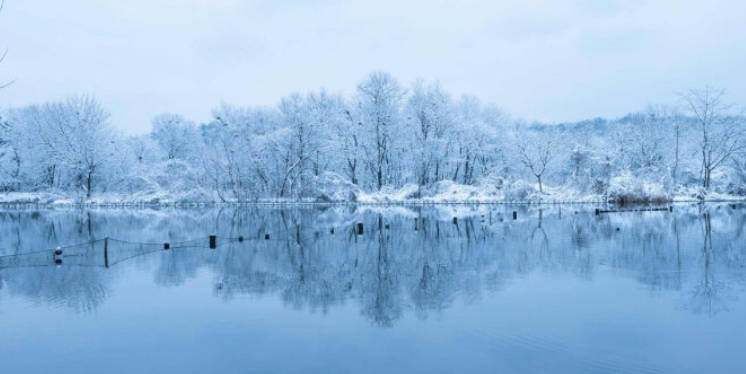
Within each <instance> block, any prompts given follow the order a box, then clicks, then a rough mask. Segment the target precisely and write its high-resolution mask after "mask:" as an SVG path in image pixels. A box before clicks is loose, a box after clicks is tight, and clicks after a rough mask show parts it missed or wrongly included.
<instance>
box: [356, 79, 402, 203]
mask: <svg viewBox="0 0 746 374" xmlns="http://www.w3.org/2000/svg"><path fill="white" fill-rule="evenodd" d="M403 97H404V91H403V89H402V88H401V87H400V86H399V82H397V81H396V79H394V77H392V76H391V75H389V74H388V73H386V72H383V71H377V72H374V73H372V74H370V75H369V76H368V77H367V78H366V79H365V80H364V81H363V82H361V83H360V84H358V86H357V108H358V112H359V116H360V123H361V124H362V126H361V127H362V128H361V130H362V134H361V135H362V143H361V144H362V147H363V154H364V161H365V163H366V166H367V168H368V170H369V171H370V173H371V176H372V185H373V186H374V187H375V188H376V190H380V189H381V188H382V187H383V186H384V185H385V184H392V183H394V184H395V182H396V181H394V180H392V179H393V177H392V170H393V169H394V167H395V165H394V163H395V162H396V160H395V159H394V156H395V152H396V149H395V147H396V144H395V143H396V141H397V139H396V134H397V130H398V128H397V126H398V125H399V115H400V113H399V112H400V107H401V101H402V99H403Z"/></svg>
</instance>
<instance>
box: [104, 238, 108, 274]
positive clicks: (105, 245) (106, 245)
mask: <svg viewBox="0 0 746 374" xmlns="http://www.w3.org/2000/svg"><path fill="white" fill-rule="evenodd" d="M104 267H106V268H107V269H108V268H109V237H108V236H107V237H105V238H104Z"/></svg>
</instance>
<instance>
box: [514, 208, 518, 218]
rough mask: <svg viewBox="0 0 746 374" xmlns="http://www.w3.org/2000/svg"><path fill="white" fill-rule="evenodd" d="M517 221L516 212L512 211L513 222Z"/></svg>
mask: <svg viewBox="0 0 746 374" xmlns="http://www.w3.org/2000/svg"><path fill="white" fill-rule="evenodd" d="M517 219H518V212H517V211H515V210H514V211H513V221H515V220H517Z"/></svg>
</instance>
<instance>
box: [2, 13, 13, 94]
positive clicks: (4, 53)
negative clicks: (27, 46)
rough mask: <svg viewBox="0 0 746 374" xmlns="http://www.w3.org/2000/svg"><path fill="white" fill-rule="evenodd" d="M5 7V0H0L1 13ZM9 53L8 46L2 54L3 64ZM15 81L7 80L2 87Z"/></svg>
mask: <svg viewBox="0 0 746 374" xmlns="http://www.w3.org/2000/svg"><path fill="white" fill-rule="evenodd" d="M4 7H5V0H0V13H2V12H3V8H4ZM7 55H8V49H7V48H6V49H5V52H3V55H2V56H0V64H2V63H3V61H5V57H6V56H7ZM13 82H14V81H12V80H11V81H10V82H7V83H4V84H2V85H0V89H3V88H5V87H8V86H10V85H11V84H13Z"/></svg>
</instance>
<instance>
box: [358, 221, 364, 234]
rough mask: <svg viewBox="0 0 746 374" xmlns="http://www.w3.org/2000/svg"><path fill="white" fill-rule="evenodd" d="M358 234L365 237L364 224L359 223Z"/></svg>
mask: <svg viewBox="0 0 746 374" xmlns="http://www.w3.org/2000/svg"><path fill="white" fill-rule="evenodd" d="M357 234H358V235H363V223H362V222H358V223H357Z"/></svg>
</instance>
